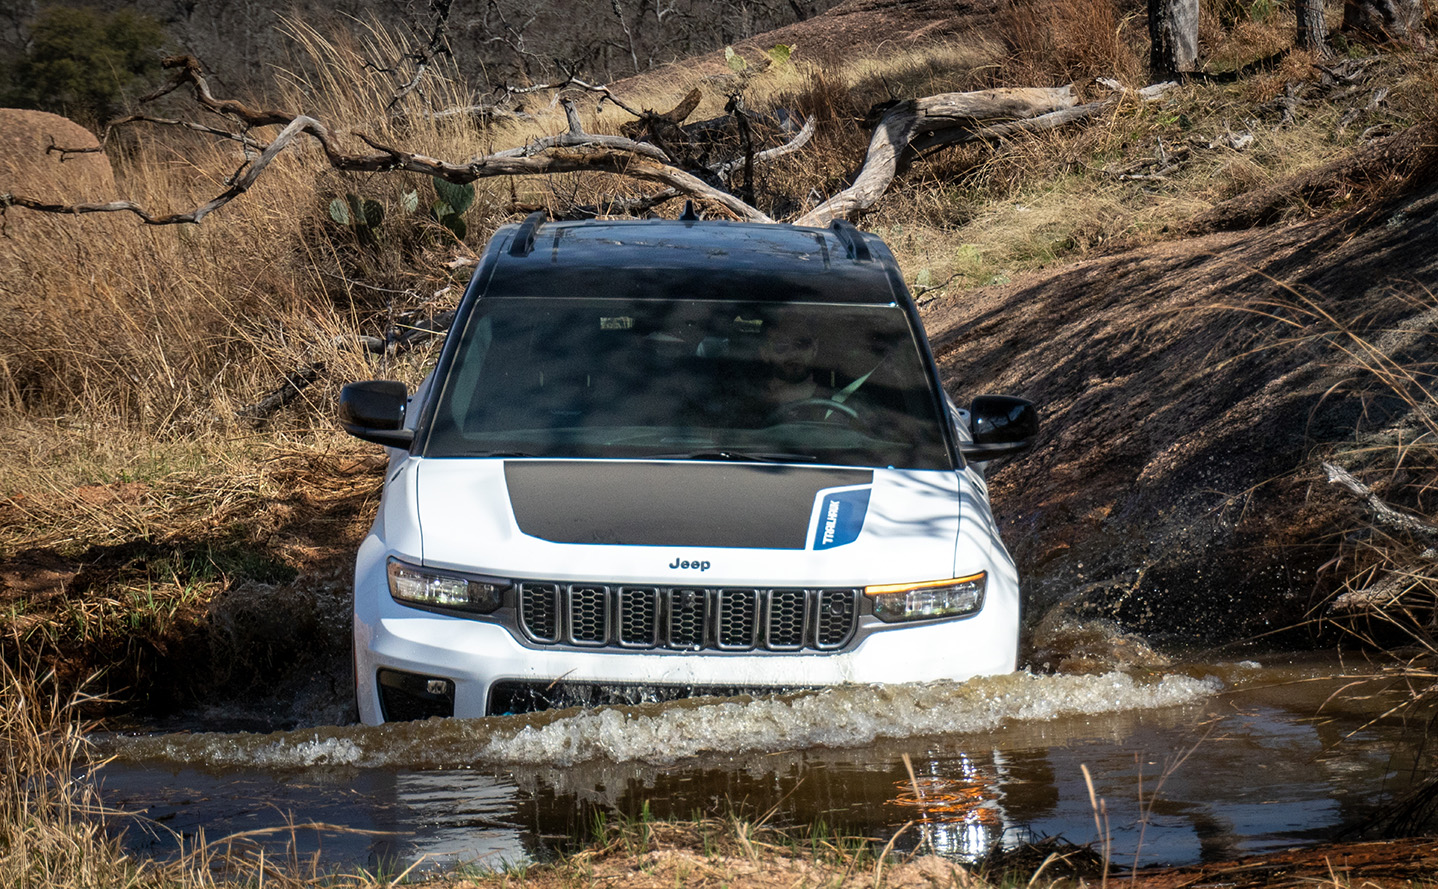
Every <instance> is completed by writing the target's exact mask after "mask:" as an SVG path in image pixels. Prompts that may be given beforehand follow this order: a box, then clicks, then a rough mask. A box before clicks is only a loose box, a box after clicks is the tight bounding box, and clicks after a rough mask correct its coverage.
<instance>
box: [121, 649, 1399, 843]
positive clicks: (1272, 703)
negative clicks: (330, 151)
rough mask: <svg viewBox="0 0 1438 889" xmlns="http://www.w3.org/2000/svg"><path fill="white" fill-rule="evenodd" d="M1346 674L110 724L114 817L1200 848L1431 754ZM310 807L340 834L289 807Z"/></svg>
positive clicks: (195, 830) (1276, 663)
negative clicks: (523, 711) (748, 829)
mask: <svg viewBox="0 0 1438 889" xmlns="http://www.w3.org/2000/svg"><path fill="white" fill-rule="evenodd" d="M1344 672H1345V671H1344V670H1343V669H1342V665H1340V664H1338V663H1337V662H1335V661H1332V660H1330V659H1324V658H1306V659H1292V658H1288V657H1286V656H1285V657H1281V658H1274V659H1271V660H1270V659H1261V662H1260V661H1242V662H1232V663H1206V664H1199V665H1190V666H1187V667H1183V668H1175V669H1172V670H1168V671H1165V672H1160V673H1153V674H1151V675H1144V676H1141V677H1133V676H1130V675H1127V674H1123V673H1109V674H1104V675H1097V676H1075V675H1050V676H1033V675H1029V674H1017V675H1014V676H1006V677H997V678H992V679H984V680H975V681H971V682H968V683H964V684H962V685H954V684H936V685H925V686H917V687H894V688H885V689H872V688H847V689H829V690H825V691H822V692H817V693H813V694H806V695H796V696H787V697H782V698H772V699H747V698H738V699H727V700H714V699H706V700H698V701H685V702H677V703H671V704H663V705H658V704H656V705H646V706H640V707H630V708H616V709H605V710H591V711H572V710H571V711H562V712H558V713H548V714H535V715H530V716H512V717H497V718H490V719H481V720H444V721H431V722H428V723H409V724H399V725H389V726H383V727H379V728H366V727H360V726H346V727H322V728H310V729H304V730H298V731H292V732H282V733H274V734H245V733H233V734H224V733H204V732H190V733H175V732H171V733H167V734H157V735H142V736H117V735H111V736H105V737H101V738H98V739H97V740H98V741H99V744H100V747H101V750H102V752H104V753H106V754H110V755H113V756H114V757H115V760H114V761H113V762H111V763H110V764H109V765H107V766H106V767H105V768H104V770H103V772H102V781H103V785H104V789H105V791H106V793H105V797H106V801H107V803H109V804H110V805H111V806H115V807H119V808H122V809H125V810H126V811H129V812H133V813H137V815H142V816H143V817H136V818H120V819H117V821H116V824H117V827H120V828H122V829H124V830H125V831H126V835H127V838H128V842H129V843H130V845H131V846H132V847H133V848H134V849H135V850H136V851H140V852H144V853H146V854H149V855H154V856H166V855H170V854H174V850H175V848H176V843H177V840H176V838H177V837H180V836H183V837H186V838H189V839H191V840H192V839H193V838H194V837H195V836H196V835H198V834H199V833H200V832H201V831H203V833H204V835H205V836H207V837H209V838H210V839H214V838H216V837H220V836H224V835H227V834H234V833H239V832H242V831H255V830H262V829H266V828H274V829H276V830H275V832H274V833H270V834H261V835H259V838H258V839H257V840H256V841H257V842H263V843H266V844H269V845H272V846H273V847H274V849H275V850H276V851H277V852H278V851H284V850H285V849H286V847H287V846H289V845H291V844H292V845H293V847H294V851H297V852H299V853H300V854H308V853H310V852H313V851H315V850H317V849H318V850H321V852H322V858H323V861H324V862H325V865H326V866H328V867H336V868H338V867H354V866H362V867H367V868H371V869H374V868H386V869H402V868H404V867H407V866H409V865H410V864H412V863H414V862H416V861H419V862H420V865H419V866H420V867H421V868H442V867H448V866H453V865H454V864H456V863H463V862H478V863H480V864H482V865H489V866H495V867H497V866H499V865H500V864H502V863H511V864H515V863H521V862H525V861H531V860H535V859H542V858H544V857H547V856H549V855H551V854H552V853H553V850H554V849H555V848H557V847H561V846H563V845H564V844H566V843H571V842H573V841H574V840H575V839H576V838H577V839H579V840H583V839H584V838H586V836H587V835H588V834H589V832H590V831H591V829H592V826H593V824H594V823H595V820H596V818H598V817H601V816H602V817H606V818H613V817H616V816H623V817H631V818H633V817H640V816H641V813H644V812H647V813H649V815H652V816H653V817H677V818H688V817H692V816H694V815H696V814H704V815H726V814H730V813H735V814H739V815H741V816H745V817H748V818H751V819H760V818H767V819H768V820H769V821H770V823H774V824H779V825H783V824H802V825H808V824H812V823H815V822H822V823H823V824H825V825H827V827H828V828H829V829H830V830H834V831H838V832H840V833H842V834H845V835H850V836H867V837H873V838H876V839H877V840H878V841H880V842H886V841H888V840H889V839H891V838H895V835H896V834H897V839H896V840H895V845H896V847H897V848H899V849H914V848H918V847H919V846H921V845H923V846H925V847H926V848H931V849H933V850H936V851H938V852H940V853H942V854H944V855H948V856H952V857H954V858H956V859H960V860H973V859H975V858H977V857H980V856H982V855H983V854H984V853H985V852H987V851H988V850H990V849H992V848H993V847H995V846H996V845H997V846H1013V845H1016V844H1019V843H1021V842H1023V841H1025V840H1033V839H1041V838H1044V837H1050V836H1061V837H1062V838H1064V839H1065V840H1068V841H1070V842H1074V843H1090V842H1093V843H1095V848H1096V849H1097V850H1099V851H1102V849H1103V847H1104V845H1105V843H1107V844H1108V847H1109V849H1110V851H1111V854H1112V857H1113V860H1114V861H1115V862H1116V863H1117V864H1119V865H1124V866H1126V865H1130V864H1132V863H1134V862H1135V861H1137V862H1138V863H1140V864H1155V863H1171V864H1183V863H1193V862H1199V861H1209V860H1218V859H1222V858H1226V857H1229V856H1233V855H1237V854H1243V853H1249V852H1258V851H1263V850H1267V849H1272V848H1278V847H1284V846H1290V845H1295V844H1299V843H1302V842H1304V841H1308V840H1316V839H1322V838H1326V837H1328V836H1330V835H1331V834H1332V833H1333V832H1334V831H1335V830H1336V829H1338V828H1342V827H1349V826H1353V825H1358V824H1361V823H1362V822H1364V820H1365V819H1367V818H1369V817H1370V816H1371V815H1372V813H1373V812H1374V811H1375V807H1376V806H1377V805H1379V804H1380V803H1383V802H1385V801H1388V800H1390V799H1391V798H1392V797H1393V796H1394V795H1395V794H1397V793H1400V792H1401V791H1402V790H1404V789H1406V788H1407V787H1408V786H1410V784H1411V781H1412V777H1413V775H1414V773H1415V770H1419V771H1421V770H1422V769H1425V768H1427V764H1426V763H1425V762H1419V761H1418V759H1419V753H1418V751H1420V750H1421V749H1422V748H1421V737H1422V726H1421V725H1416V726H1415V725H1409V724H1406V723H1405V722H1404V721H1403V720H1402V719H1400V718H1397V717H1393V716H1389V717H1384V718H1378V719H1375V718H1376V717H1378V716H1379V715H1380V714H1382V713H1384V711H1385V710H1387V709H1388V708H1389V707H1391V706H1392V705H1393V704H1394V703H1396V702H1397V701H1398V700H1400V698H1399V697H1398V696H1397V695H1398V692H1397V691H1396V690H1395V691H1392V692H1389V691H1385V690H1384V688H1385V687H1386V686H1384V684H1383V683H1379V682H1366V683H1363V684H1361V685H1358V686H1355V685H1353V683H1354V681H1355V680H1354V678H1352V677H1351V676H1350V678H1347V679H1343V678H1334V677H1336V676H1338V675H1339V674H1342V673H1344ZM1345 689H1346V690H1345ZM906 758H907V764H906V762H905V759H906ZM910 769H912V773H911V772H910ZM1085 772H1087V774H1088V775H1089V776H1090V777H1091V779H1092V786H1093V796H1092V797H1091V796H1090V790H1089V785H1088V783H1087V781H1086V778H1085ZM1095 801H1096V802H1097V803H1098V808H1099V810H1100V815H1099V817H1098V819H1097V821H1096V818H1095V805H1094V802H1095ZM307 822H322V823H325V824H328V825H333V826H337V827H342V828H346V829H344V830H335V829H324V830H316V829H310V828H294V829H291V828H289V827H288V825H293V824H302V823H307ZM360 831H363V832H360Z"/></svg>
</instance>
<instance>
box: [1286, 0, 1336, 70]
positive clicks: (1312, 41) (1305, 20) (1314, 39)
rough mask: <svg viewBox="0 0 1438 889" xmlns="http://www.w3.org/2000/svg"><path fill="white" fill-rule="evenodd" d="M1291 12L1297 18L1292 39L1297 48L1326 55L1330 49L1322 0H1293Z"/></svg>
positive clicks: (1322, 55) (1321, 55)
mask: <svg viewBox="0 0 1438 889" xmlns="http://www.w3.org/2000/svg"><path fill="white" fill-rule="evenodd" d="M1293 13H1294V16H1295V17H1296V18H1297V19H1298V34H1297V35H1296V37H1295V39H1294V42H1295V43H1296V44H1297V46H1298V48H1299V49H1306V50H1308V51H1309V52H1312V53H1314V54H1315V55H1318V56H1320V57H1326V56H1327V55H1328V54H1329V52H1330V50H1329V48H1328V22H1327V21H1326V20H1325V19H1324V17H1323V13H1324V3H1323V0H1294V4H1293Z"/></svg>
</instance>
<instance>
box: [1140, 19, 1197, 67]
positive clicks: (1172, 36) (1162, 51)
mask: <svg viewBox="0 0 1438 889" xmlns="http://www.w3.org/2000/svg"><path fill="white" fill-rule="evenodd" d="M1148 36H1149V39H1150V41H1151V44H1150V47H1149V56H1148V66H1149V77H1150V79H1152V80H1153V82H1154V83H1159V82H1161V81H1165V80H1175V79H1177V78H1179V77H1181V76H1183V75H1184V74H1187V73H1189V72H1191V71H1193V70H1194V68H1195V63H1196V62H1197V60H1198V0H1148Z"/></svg>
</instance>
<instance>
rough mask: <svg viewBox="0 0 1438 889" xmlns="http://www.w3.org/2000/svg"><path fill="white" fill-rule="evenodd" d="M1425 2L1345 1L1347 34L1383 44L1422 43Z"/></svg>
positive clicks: (1344, 26)
mask: <svg viewBox="0 0 1438 889" xmlns="http://www.w3.org/2000/svg"><path fill="white" fill-rule="evenodd" d="M1422 27H1423V0H1343V30H1344V32H1345V33H1348V34H1354V35H1357V36H1359V37H1363V38H1366V39H1369V40H1377V41H1380V42H1384V43H1386V42H1388V41H1398V42H1410V41H1417V42H1421V40H1422V38H1421V35H1420V30H1421V28H1422Z"/></svg>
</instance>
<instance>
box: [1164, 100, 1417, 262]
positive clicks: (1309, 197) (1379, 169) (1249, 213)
mask: <svg viewBox="0 0 1438 889" xmlns="http://www.w3.org/2000/svg"><path fill="white" fill-rule="evenodd" d="M1434 176H1438V121H1431V120H1430V121H1425V122H1423V123H1417V124H1414V125H1413V126H1410V127H1408V128H1407V129H1406V130H1402V131H1400V132H1397V133H1394V134H1393V135H1391V136H1385V137H1383V138H1382V139H1379V140H1377V141H1375V142H1373V143H1371V144H1369V145H1365V146H1364V147H1362V148H1360V149H1358V150H1357V151H1354V152H1351V153H1350V154H1348V155H1346V156H1344V157H1341V158H1339V159H1338V160H1335V161H1333V162H1331V163H1328V164H1324V165H1323V166H1321V167H1319V168H1318V169H1316V170H1309V171H1307V172H1304V173H1299V174H1298V175H1296V176H1291V177H1289V178H1287V179H1285V180H1283V181H1282V182H1277V183H1275V184H1273V185H1270V186H1268V187H1266V188H1260V189H1257V190H1256V191H1250V192H1247V193H1246V194H1241V195H1239V196H1238V197H1236V198H1232V199H1231V200H1227V201H1224V202H1223V203H1221V204H1218V205H1217V206H1215V207H1213V208H1211V209H1209V210H1208V211H1206V212H1204V213H1201V214H1199V215H1198V216H1197V217H1196V218H1194V220H1193V221H1192V222H1191V223H1189V231H1190V232H1192V233H1194V234H1206V233H1208V232H1218V231H1241V230H1244V229H1249V228H1256V227H1257V226H1260V225H1266V224H1268V223H1271V222H1276V221H1278V220H1279V219H1280V218H1282V216H1283V214H1284V212H1285V211H1287V210H1289V209H1290V208H1293V207H1300V206H1308V207H1312V206H1323V205H1325V204H1328V203H1330V202H1332V201H1334V200H1337V199H1340V198H1346V197H1348V196H1350V195H1351V194H1352V193H1353V192H1355V191H1365V190H1380V189H1382V188H1384V187H1385V186H1386V187H1393V186H1399V185H1402V184H1404V183H1407V182H1412V181H1420V180H1424V179H1428V178H1432V177H1434Z"/></svg>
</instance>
